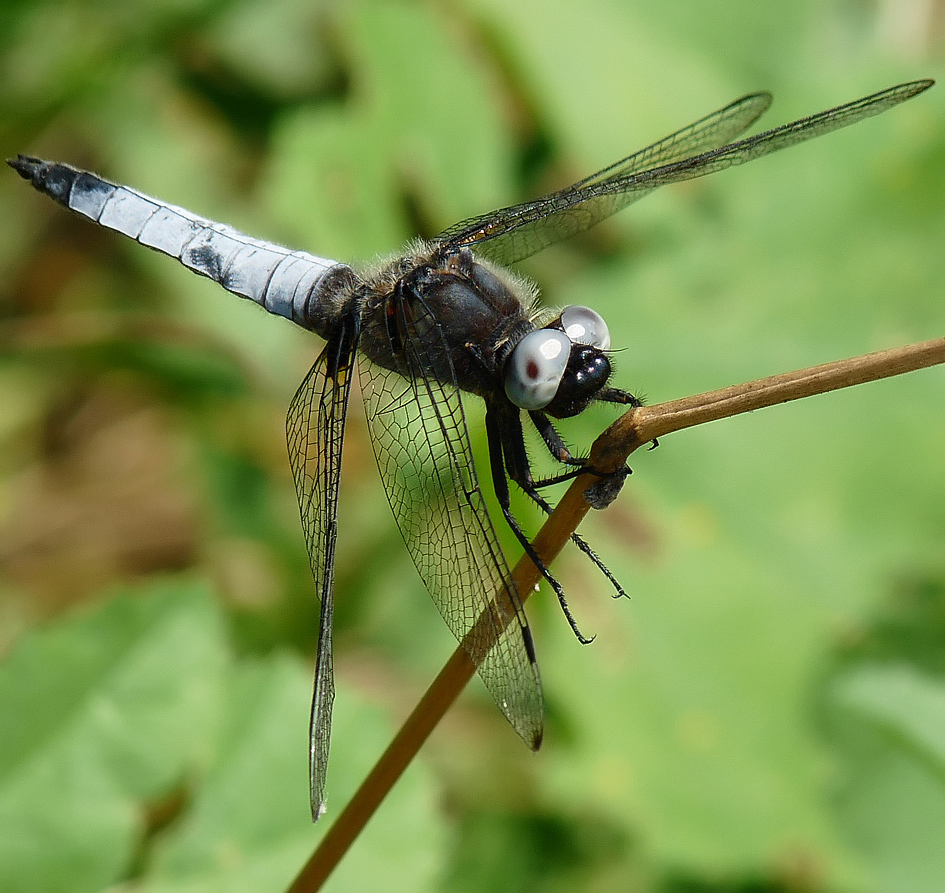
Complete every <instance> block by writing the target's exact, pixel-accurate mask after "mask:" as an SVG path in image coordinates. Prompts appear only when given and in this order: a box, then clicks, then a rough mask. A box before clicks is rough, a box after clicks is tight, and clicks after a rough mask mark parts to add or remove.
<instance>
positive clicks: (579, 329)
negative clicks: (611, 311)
mask: <svg viewBox="0 0 945 893" xmlns="http://www.w3.org/2000/svg"><path fill="white" fill-rule="evenodd" d="M561 328H562V329H564V331H565V334H566V335H567V336H568V337H569V338H570V339H571V340H572V341H573V342H574V343H575V344H586V345H587V346H588V347H596V348H597V349H598V350H610V331H609V330H608V328H607V323H605V322H604V318H603V317H602V316H601V315H600V314H599V313H598V312H597V311H596V310H591V308H590V307H581V306H578V305H576V306H574V307H565V309H564V310H563V311H562V313H561Z"/></svg>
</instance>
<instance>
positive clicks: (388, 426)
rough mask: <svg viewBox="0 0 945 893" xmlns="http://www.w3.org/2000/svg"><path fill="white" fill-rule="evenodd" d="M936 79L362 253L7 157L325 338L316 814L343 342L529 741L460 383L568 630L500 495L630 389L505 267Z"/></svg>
mask: <svg viewBox="0 0 945 893" xmlns="http://www.w3.org/2000/svg"><path fill="white" fill-rule="evenodd" d="M931 85H932V81H930V80H922V81H915V82H912V83H907V84H900V85H898V86H895V87H891V88H889V89H887V90H883V91H881V92H879V93H875V94H873V95H871V96H867V97H864V98H862V99H858V100H856V101H854V102H850V103H847V104H846V105H842V106H839V107H837V108H833V109H830V110H827V111H824V112H820V113H819V114H816V115H812V116H810V117H807V118H802V119H800V120H797V121H794V122H792V123H790V124H785V125H783V126H780V127H777V128H774V129H773V130H768V131H766V132H764V133H761V134H759V135H757V136H752V137H748V138H746V139H742V140H738V141H733V140H735V138H736V137H737V136H738V135H739V134H741V133H742V132H743V131H744V130H746V129H747V128H748V127H750V126H751V125H752V124H753V123H754V122H755V121H756V120H757V119H758V118H759V116H760V115H761V114H762V113H763V112H764V111H765V110H766V109H767V108H768V106H769V104H770V102H771V96H770V94H768V93H753V94H750V95H748V96H744V97H742V98H741V99H738V100H736V101H735V102H733V103H731V104H730V105H727V106H725V107H724V108H722V109H719V110H718V111H716V112H713V113H712V114H710V115H707V116H706V117H704V118H702V119H701V120H699V121H696V122H695V123H694V124H691V125H689V126H688V127H685V128H683V129H682V130H679V131H677V132H676V133H674V134H672V135H670V136H668V137H666V138H665V139H662V140H660V141H659V142H656V143H654V144H653V145H651V146H648V147H647V148H645V149H643V150H641V151H639V152H636V153H635V154H633V155H630V156H628V157H627V158H624V159H622V160H621V161H618V162H616V163H615V164H612V165H610V166H609V167H606V168H604V169H603V170H601V171H598V172H597V173H596V174H593V175H592V176H590V177H587V178H586V179H584V180H581V181H580V182H578V183H575V184H574V185H573V186H569V187H568V188H566V189H562V190H560V191H558V192H554V193H551V194H549V195H546V196H544V197H543V198H539V199H536V200H534V201H529V202H525V203H524V204H520V205H515V206H513V207H509V208H503V209H501V210H497V211H493V212H491V213H489V214H485V215H482V216H480V217H473V218H470V219H468V220H464V221H462V222H460V223H457V224H456V225H454V226H452V227H450V228H449V229H447V230H445V231H444V232H442V233H441V234H440V235H439V236H437V237H435V238H433V239H431V240H429V241H424V242H416V243H414V244H413V245H411V246H410V247H408V248H407V249H406V250H405V251H404V253H403V254H402V255H401V256H399V257H397V258H396V259H395V260H393V261H391V262H389V263H387V264H386V265H384V266H382V267H381V268H380V269H376V270H374V271H371V272H364V273H358V272H356V271H355V270H354V269H353V268H352V267H350V266H348V265H347V264H344V263H339V262H336V261H332V260H328V259H325V258H321V257H316V256H314V255H311V254H307V253H305V252H302V251H292V250H289V249H286V248H282V247H280V246H278V245H274V244H271V243H268V242H265V241H261V240H258V239H253V238H251V237H248V236H246V235H243V234H241V233H239V232H237V231H235V230H233V229H231V228H230V227H227V226H225V225H223V224H219V223H214V222H211V221H209V220H205V219H203V218H201V217H198V216H196V215H195V214H192V213H190V212H189V211H185V210H183V209H182V208H178V207H175V206H173V205H168V204H165V203H163V202H161V201H158V200H156V199H153V198H149V197H148V196H145V195H143V194H141V193H139V192H136V191H135V190H133V189H130V188H128V187H125V186H117V185H114V184H112V183H109V182H108V181H106V180H103V179H101V178H100V177H97V176H96V175H94V174H90V173H87V172H84V171H79V170H76V169H75V168H72V167H69V166H67V165H64V164H58V163H54V162H47V161H41V160H40V159H37V158H33V157H30V156H25V155H20V156H18V157H17V158H16V159H13V160H11V161H10V162H9V164H10V165H11V166H12V167H13V168H14V169H15V170H16V171H17V172H18V173H19V174H20V175H21V176H23V177H24V178H25V179H27V180H29V181H30V182H31V183H32V184H33V185H34V186H35V187H36V188H37V189H38V190H40V191H41V192H44V193H46V194H47V195H49V196H51V197H52V198H53V199H55V200H56V201H57V202H59V203H60V204H63V205H65V206H66V207H68V208H70V209H72V210H73V211H76V212H77V213H79V214H81V215H82V216H84V217H87V218H89V219H90V220H92V221H94V222H96V223H98V224H100V225H102V226H105V227H108V228H109V229H113V230H116V231H117V232H120V233H123V234H124V235H127V236H130V237H131V238H133V239H135V240H136V241H138V242H140V243H141V244H142V245H146V246H147V247H149V248H153V249H155V250H157V251H160V252H162V253H164V254H168V255H170V256H172V257H175V258H177V259H178V260H179V261H180V262H181V263H182V264H184V266H186V267H188V268H190V269H191V270H193V271H194V272H196V273H198V274H200V275H203V276H207V277H209V278H210V279H213V280H214V281H215V282H218V283H219V284H220V285H222V286H223V287H224V288H226V289H228V290H229V291H231V292H234V293H235V294H237V295H240V296H242V297H246V298H250V299H252V300H253V301H255V302H257V303H259V304H260V305H262V306H263V307H264V308H265V309H266V310H268V311H270V312H271V313H275V314H278V315H280V316H283V317H286V318H288V319H290V320H292V321H293V322H295V323H297V324H298V325H300V326H302V327H304V328H306V329H308V330H310V331H313V332H315V333H316V334H318V335H320V336H321V337H322V338H323V339H324V340H325V342H326V345H325V347H324V349H323V350H322V352H321V353H320V354H319V356H318V358H317V359H316V361H315V364H314V365H313V366H312V369H311V371H310V372H309V373H308V375H307V376H306V378H305V380H304V381H303V382H302V384H301V386H300V387H299V389H298V392H297V393H296V395H295V397H294V399H293V400H292V403H291V405H290V408H289V411H288V418H287V434H288V444H289V458H290V462H291V465H292V470H293V475H294V478H295V485H296V490H297V494H298V499H299V506H300V510H301V517H302V527H303V530H304V535H305V542H306V545H307V548H308V554H309V557H310V560H311V565H312V571H313V574H314V577H315V584H316V588H317V591H318V594H319V597H320V601H321V614H320V621H319V632H318V649H317V656H316V667H315V685H314V695H313V700H312V714H311V739H310V740H311V745H310V779H311V804H312V817H313V819H317V818H318V817H319V815H321V813H322V812H323V810H324V802H325V774H326V767H327V763H328V747H329V738H330V730H331V709H332V700H333V697H334V682H333V671H332V618H333V610H334V589H333V580H334V573H333V572H334V559H335V545H336V540H337V522H336V516H337V500H338V490H339V480H340V474H341V456H342V446H343V443H344V434H345V417H346V414H347V409H348V401H349V394H350V389H351V383H352V376H353V371H354V366H355V359H356V357H358V355H359V354H360V362H359V364H358V365H359V374H360V381H361V387H362V390H363V394H364V403H365V407H366V411H367V416H368V426H369V431H370V435H371V440H372V443H373V447H374V452H375V456H376V458H377V464H378V468H379V469H380V473H381V477H382V478H383V481H384V484H385V487H386V490H387V495H388V498H389V501H390V505H391V509H392V510H393V513H394V517H395V519H396V521H397V524H398V526H399V527H400V530H401V533H402V534H403V537H404V540H405V542H406V544H407V548H408V550H409V551H410V554H411V556H412V558H413V561H414V563H415V564H416V567H417V570H418V571H419V573H420V576H421V577H422V579H423V582H424V584H425V585H426V587H427V589H428V591H429V592H430V595H431V596H432V598H433V601H434V602H435V604H436V606H437V608H438V609H439V611H440V613H441V615H442V616H443V619H444V620H445V621H446V623H447V625H448V626H449V628H450V629H451V630H452V632H453V633H454V635H455V636H456V637H457V639H458V640H459V641H460V642H461V643H462V645H463V647H464V648H465V649H466V651H467V652H468V654H469V656H470V658H471V659H472V660H473V661H474V663H475V665H476V667H477V669H478V673H479V675H480V677H481V678H482V681H483V682H484V683H485V685H486V688H487V689H488V690H489V692H490V693H491V695H492V697H493V698H494V699H495V701H496V703H497V704H498V706H499V708H500V709H501V710H502V712H503V713H504V714H505V716H506V718H507V719H508V721H509V722H510V723H511V725H512V726H513V728H514V729H515V731H516V732H518V734H519V735H520V736H521V737H522V738H523V739H524V740H525V742H526V744H528V745H529V747H531V748H533V749H536V748H537V747H538V746H539V744H540V743H541V737H542V728H543V704H542V693H541V683H540V679H539V674H538V665H537V662H536V659H535V650H534V647H533V644H532V639H531V634H530V632H529V627H528V621H527V619H526V617H525V614H524V612H523V610H522V606H521V601H520V598H519V595H518V593H517V592H516V590H515V586H514V584H513V582H512V579H511V576H510V573H509V568H508V565H507V563H506V560H505V557H504V556H503V553H502V550H501V548H500V546H499V542H498V539H497V537H496V533H495V529H494V527H493V525H492V521H491V519H490V517H489V514H488V512H487V509H486V506H485V502H484V500H483V493H482V489H481V487H480V484H479V479H478V476H477V472H476V468H475V464H474V462H473V456H472V450H471V446H470V439H469V432H468V430H467V424H466V418H465V410H464V396H463V395H464V394H467V395H474V396H476V397H478V398H481V399H482V400H483V401H484V402H485V407H486V414H485V420H486V432H487V438H488V445H489V457H490V473H491V477H492V483H493V486H494V488H495V493H496V496H497V498H498V502H499V505H500V507H501V510H502V513H503V515H504V517H505V520H506V522H507V523H508V525H509V526H510V528H511V529H512V531H513V532H514V534H515V536H516V537H517V538H518V540H519V542H520V543H521V545H522V547H523V549H524V550H525V552H526V553H527V554H528V555H529V556H530V558H531V560H532V561H533V562H534V563H535V565H536V566H537V568H538V569H539V570H540V572H541V574H542V575H543V576H544V578H545V579H546V580H547V581H548V583H549V584H550V585H551V586H552V588H553V589H554V591H555V593H556V595H557V596H558V599H559V601H560V603H561V606H562V608H563V609H564V612H565V615H566V616H567V618H568V621H569V622H570V624H571V626H572V628H573V629H574V631H575V633H576V634H577V635H578V637H579V638H581V640H582V641H587V640H586V639H584V637H583V636H582V635H581V633H580V631H579V630H578V627H577V625H576V623H575V622H574V619H573V618H572V616H571V614H570V611H569V610H568V606H567V601H566V599H565V595H564V592H563V590H562V588H561V586H560V584H559V583H558V581H557V580H556V579H555V577H554V575H553V574H552V573H551V571H550V570H549V569H548V568H547V567H546V566H545V565H544V563H543V562H542V561H541V559H540V558H539V557H538V555H537V554H536V553H535V551H534V550H533V548H532V546H531V544H530V543H529V540H528V538H527V537H526V535H525V533H524V532H523V530H522V528H521V526H520V525H519V523H518V521H517V520H516V519H515V517H514V515H513V514H512V511H511V509H510V493H509V481H510V480H511V481H513V482H514V483H515V484H516V485H517V486H518V487H520V488H521V489H522V490H523V491H524V492H525V493H526V494H527V496H528V497H530V498H531V499H532V500H533V501H534V502H535V503H536V504H537V505H538V506H539V507H540V508H541V509H542V510H544V511H546V512H549V511H550V510H551V506H550V505H549V503H548V502H547V501H546V500H545V498H544V497H543V496H542V495H541V490H542V489H543V487H544V486H545V485H546V484H548V483H551V482H557V481H560V480H563V479H565V478H567V477H571V476H574V475H575V474H576V473H578V472H579V471H581V470H583V468H584V463H583V460H581V459H579V458H577V457H575V456H574V455H572V453H571V452H570V450H569V449H568V448H567V446H566V445H565V443H564V441H563V440H562V438H561V437H560V435H559V434H558V432H557V430H556V429H555V427H554V423H553V421H552V420H553V419H561V418H567V417H570V416H574V415H577V414H578V413H580V412H583V411H584V410H585V409H586V408H587V407H588V406H589V405H591V404H592V403H596V402H604V403H614V404H622V405H629V406H635V405H639V401H638V400H637V399H636V398H635V397H634V396H633V395H632V394H630V393H628V392H626V391H622V390H620V389H618V388H615V387H612V386H611V385H610V383H609V381H610V376H611V366H610V360H609V356H610V336H609V334H608V330H607V326H606V324H605V322H604V320H603V319H601V317H600V316H599V315H598V314H597V313H596V312H594V311H593V310H591V309H590V308H587V307H568V308H566V309H565V310H563V311H562V312H560V313H548V312H544V311H541V310H539V309H538V307H537V304H536V297H537V296H536V292H535V290H534V288H532V287H531V286H530V285H529V284H528V283H526V282H525V281H524V280H522V279H521V278H519V277H517V276H515V275H514V274H512V273H511V272H509V271H508V270H507V269H505V267H507V266H508V265H511V264H514V263H515V262H516V261H519V260H521V259H523V258H525V257H528V256H530V255H532V254H534V253H535V252H537V251H539V250H540V249H542V248H544V247H546V246H548V245H550V244H552V243H554V242H557V241H559V240H562V239H565V238H567V237H569V236H572V235H574V234H576V233H579V232H582V231H584V230H586V229H588V228H589V227H592V226H594V224H596V223H598V222H599V221H601V220H603V219H604V218H605V217H608V216H609V215H611V214H613V213H615V212H616V211H619V210H620V209H622V208H623V207H625V206H626V205H628V204H630V202H633V201H636V200H637V199H638V198H641V197H642V196H644V195H646V194H647V193H648V192H651V191H653V190H654V189H656V188H658V187H660V186H663V185H665V184H668V183H675V182H679V181H682V180H689V179H693V178H696V177H701V176H705V175H706V174H710V173H713V172H714V171H719V170H723V169H725V168H728V167H732V166H734V165H738V164H743V163H745V162H747V161H751V160H752V159H755V158H760V157H761V156H763V155H767V154H769V153H771V152H775V151H777V150H779V149H783V148H786V147H787V146H792V145H794V144H796V143H800V142H803V141H805V140H809V139H813V138H814V137H817V136H821V135H822V134H825V133H829V132H830V131H832V130H837V129H839V128H841V127H845V126H847V125H849V124H853V123H855V122H857V121H860V120H862V119H864V118H867V117H869V116H871V115H876V114H879V113H880V112H883V111H886V110H887V109H889V108H892V107H893V106H895V105H897V104H898V103H900V102H903V101H905V100H907V99H910V98H912V97H913V96H916V95H917V94H919V93H921V92H922V91H924V90H926V89H928V87H930V86H931ZM523 412H525V413H527V415H528V418H529V420H530V422H531V423H532V424H533V425H534V426H535V427H536V428H537V430H538V433H539V434H540V435H541V438H542V440H543V441H544V442H545V444H546V445H547V447H548V450H549V451H550V453H551V455H552V456H553V458H554V459H556V460H557V461H558V462H560V463H562V465H563V466H564V469H565V470H564V471H563V472H562V474H560V475H558V476H557V477H556V478H553V479H551V480H550V481H536V480H534V478H533V477H532V473H531V469H530V466H529V461H528V457H527V455H526V451H525V443H524V439H523V426H522V413H523ZM572 539H573V540H574V542H575V543H576V545H577V546H578V547H579V548H580V549H581V550H582V551H583V552H584V553H585V554H586V555H588V557H589V558H591V560H592V561H594V562H595V563H596V564H597V565H598V567H600V568H601V569H602V570H603V571H604V572H605V573H606V574H607V575H608V577H609V579H611V581H612V582H613V584H614V586H615V587H616V589H617V591H618V593H619V592H622V590H621V589H620V586H619V583H617V581H616V580H614V579H613V577H612V576H611V575H610V574H609V572H608V571H607V570H606V568H605V567H604V565H603V563H602V562H601V561H600V559H599V558H597V556H596V555H595V554H594V553H593V551H592V550H591V549H590V548H589V547H588V545H587V544H586V543H585V542H584V541H583V540H582V539H581V538H580V537H578V536H577V535H574V536H573V537H572Z"/></svg>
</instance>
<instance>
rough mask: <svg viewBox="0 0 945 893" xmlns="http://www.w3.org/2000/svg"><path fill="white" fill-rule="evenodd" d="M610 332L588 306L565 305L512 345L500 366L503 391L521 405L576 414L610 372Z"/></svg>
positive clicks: (564, 415) (552, 412)
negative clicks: (503, 382)
mask: <svg viewBox="0 0 945 893" xmlns="http://www.w3.org/2000/svg"><path fill="white" fill-rule="evenodd" d="M609 348H610V333H609V331H608V329H607V324H606V323H605V322H604V320H603V319H602V318H601V316H600V315H599V314H598V313H596V312H595V311H593V310H591V309H590V307H579V306H575V307H568V308H566V309H565V310H564V311H562V313H561V315H560V316H558V317H557V318H556V319H555V320H553V321H552V322H551V323H549V324H548V325H547V326H545V327H544V328H541V329H536V330H535V331H533V332H529V333H528V334H527V335H525V337H524V338H522V340H521V341H519V343H518V344H517V345H516V346H515V349H514V350H513V351H512V353H511V355H510V356H509V360H508V364H507V365H506V370H505V393H506V396H507V397H508V398H509V400H511V401H512V403H514V404H515V405H516V406H518V407H520V408H521V409H528V410H542V411H543V412H546V413H548V415H550V416H553V417H554V418H558V419H563V418H569V417H571V416H575V415H578V414H579V413H581V412H583V411H584V410H585V409H587V407H588V406H589V405H590V404H591V403H592V402H593V400H594V398H595V396H596V395H597V393H598V391H600V389H601V388H603V387H604V385H605V384H607V380H608V379H609V378H610V371H611V370H610V360H609V359H608V358H607V351H608V349H609Z"/></svg>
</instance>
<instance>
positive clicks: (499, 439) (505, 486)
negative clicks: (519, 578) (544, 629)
mask: <svg viewBox="0 0 945 893" xmlns="http://www.w3.org/2000/svg"><path fill="white" fill-rule="evenodd" d="M507 416H508V418H507V419H503V422H505V421H509V422H511V420H512V418H513V414H512V413H508V414H507ZM514 419H515V424H517V427H518V432H517V433H518V440H519V441H520V442H521V444H522V446H521V454H522V455H523V456H524V453H525V441H524V438H523V436H522V430H521V422H520V421H519V417H518V414H517V413H515V414H514ZM508 430H509V429H508V428H506V431H507V432H508ZM486 435H487V437H488V440H489V464H490V467H491V469H492V483H493V486H494V487H495V495H496V498H497V499H498V500H499V507H500V508H501V509H502V514H503V515H504V516H505V522H506V523H507V524H508V525H509V528H510V529H511V531H512V533H514V534H515V538H516V539H517V540H518V541H519V543H520V544H521V546H522V548H523V549H524V550H525V554H526V555H528V557H529V558H530V559H531V560H532V563H533V564H534V565H535V567H536V568H538V570H539V572H540V573H541V575H542V576H543V577H544V578H545V579H546V580H547V581H548V585H549V586H551V588H552V589H553V590H554V593H555V595H556V596H557V598H558V604H560V605H561V610H562V611H563V612H564V616H565V618H566V619H567V621H568V625H569V626H570V627H571V631H572V632H573V633H574V635H575V636H576V637H577V640H578V641H579V642H580V643H581V644H582V645H587V644H589V643H591V642H593V641H594V636H591V637H590V638H588V637H587V636H585V635H584V633H582V632H581V630H580V628H579V627H578V625H577V621H576V620H575V619H574V615H572V613H571V608H570V606H569V605H568V600H567V598H566V596H565V594H564V589H563V588H562V586H561V584H560V583H559V582H558V580H557V579H556V578H555V576H554V575H553V574H552V573H551V571H550V570H548V567H547V566H546V565H545V563H544V562H543V561H542V560H541V558H540V557H539V556H538V553H537V552H536V551H535V549H534V547H533V546H532V544H531V542H530V541H529V539H528V537H527V536H525V532H524V531H523V530H522V528H521V525H520V524H519V523H518V521H517V520H516V518H515V516H514V515H513V514H512V508H511V498H510V494H509V482H508V479H507V478H506V476H505V471H506V464H507V462H508V458H507V456H506V458H505V459H503V456H504V455H506V452H505V451H506V449H507V444H508V439H507V436H503V434H502V433H501V431H500V424H499V420H498V417H497V414H496V412H495V411H494V410H493V408H492V407H489V408H488V409H487V410H486ZM526 463H527V459H526ZM526 467H527V465H526ZM510 476H512V475H511V472H510ZM514 479H515V478H514V477H513V480H514ZM516 483H518V482H517V481H516Z"/></svg>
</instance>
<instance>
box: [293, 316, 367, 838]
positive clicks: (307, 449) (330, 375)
mask: <svg viewBox="0 0 945 893" xmlns="http://www.w3.org/2000/svg"><path fill="white" fill-rule="evenodd" d="M359 333H360V322H359V320H358V318H357V317H356V316H351V317H349V318H346V319H344V320H343V322H342V323H341V325H339V327H338V330H337V332H336V334H335V336H334V337H333V338H332V339H331V340H330V341H329V342H328V344H327V346H326V347H325V349H324V350H323V351H322V353H321V354H320V355H319V357H318V359H317V360H316V361H315V365H313V366H312V368H311V371H310V372H309V373H308V375H307V376H306V377H305V380H304V381H303V382H302V384H301V386H300V387H299V389H298V391H297V392H296V395H295V397H294V398H293V400H292V403H291V405H290V406H289V412H288V416H287V418H286V434H287V439H288V443H289V462H290V463H291V465H292V476H293V477H294V478H295V489H296V493H297V495H298V498H299V509H300V511H301V515H302V530H303V533H304V535H305V545H306V548H307V549H308V555H309V560H310V561H311V565H312V574H313V575H314V577H315V588H316V590H317V592H318V596H319V599H320V601H321V613H320V615H319V623H318V651H317V654H316V658H315V686H314V693H313V695H312V716H311V729H310V731H311V737H310V742H309V781H310V792H311V803H312V821H317V820H318V817H319V816H320V815H321V814H322V813H323V812H324V810H325V773H326V769H327V767H328V745H329V738H330V735H331V705H332V700H333V699H334V695H335V683H334V673H333V670H332V652H331V635H332V619H333V616H334V571H335V544H336V542H337V537H338V527H337V514H338V484H339V481H340V479H341V452H342V445H343V442H344V433H345V415H346V413H347V409H348V397H349V394H350V392H351V377H352V367H353V365H354V357H355V353H356V350H357V345H358V337H359Z"/></svg>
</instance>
